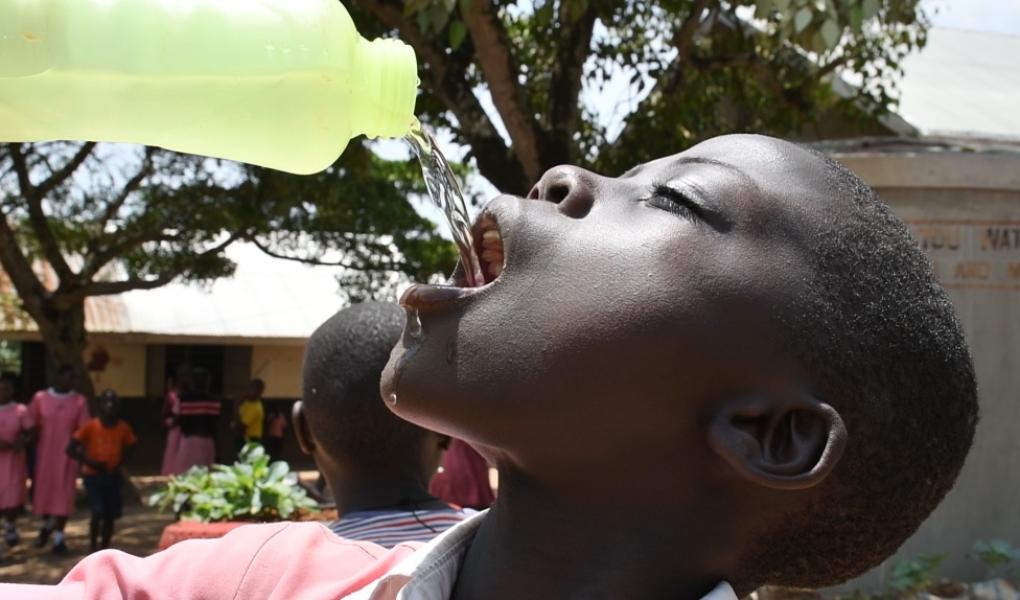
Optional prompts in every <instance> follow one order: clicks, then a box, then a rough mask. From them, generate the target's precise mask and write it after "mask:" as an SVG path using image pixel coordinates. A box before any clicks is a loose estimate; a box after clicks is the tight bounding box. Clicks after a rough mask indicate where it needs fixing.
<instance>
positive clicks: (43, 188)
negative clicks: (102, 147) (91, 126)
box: [35, 142, 96, 197]
mask: <svg viewBox="0 0 1020 600" xmlns="http://www.w3.org/2000/svg"><path fill="white" fill-rule="evenodd" d="M95 147H96V143H95V142H85V143H84V144H82V146H81V148H78V151H77V152H75V153H74V156H72V157H71V159H70V160H68V161H67V162H66V163H64V166H62V167H60V168H59V169H57V170H56V171H55V172H54V173H52V174H51V175H50V176H49V177H47V178H46V179H44V180H43V181H42V183H40V184H39V185H37V186H36V188H35V191H36V194H38V195H39V196H40V197H45V196H46V195H47V194H49V193H50V192H52V191H53V189H54V188H56V187H57V186H58V185H60V184H61V183H63V182H64V181H65V180H66V179H67V178H68V177H70V176H71V175H73V174H74V172H75V171H77V170H78V167H80V166H81V165H82V163H83V162H85V159H87V158H88V157H89V154H92V149H93V148H95Z"/></svg>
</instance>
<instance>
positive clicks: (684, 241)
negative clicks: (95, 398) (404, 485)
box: [0, 136, 977, 600]
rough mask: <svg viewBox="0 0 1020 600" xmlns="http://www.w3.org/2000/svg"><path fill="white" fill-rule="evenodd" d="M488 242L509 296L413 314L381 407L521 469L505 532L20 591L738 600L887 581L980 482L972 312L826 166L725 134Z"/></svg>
mask: <svg viewBox="0 0 1020 600" xmlns="http://www.w3.org/2000/svg"><path fill="white" fill-rule="evenodd" d="M475 236H476V239H477V240H478V241H479V242H480V241H481V240H488V243H487V244H485V245H486V246H487V252H486V254H488V257H487V258H486V257H484V256H483V261H484V262H485V265H484V269H483V270H484V271H485V272H487V273H490V277H489V278H488V284H487V285H486V286H484V287H481V288H462V287H455V286H423V285H419V286H414V287H412V288H411V289H410V290H409V291H408V292H407V293H406V294H405V295H404V298H403V300H402V304H403V305H404V307H405V309H406V310H407V313H408V319H407V326H406V328H405V331H404V335H403V336H402V339H401V341H400V342H399V343H398V345H397V347H396V348H395V349H394V351H393V354H392V356H391V359H390V362H389V365H388V367H387V370H386V372H385V373H384V375H383V379H382V393H383V397H384V398H386V399H387V402H388V404H389V406H390V408H391V409H392V410H393V411H394V412H396V413H397V414H399V415H400V416H402V417H404V418H406V419H408V420H409V421H411V422H414V423H417V424H419V425H421V426H423V427H427V428H429V429H432V430H436V431H439V432H442V433H445V434H448V435H453V436H457V437H460V438H462V439H465V440H467V441H468V442H470V443H471V444H472V445H473V446H474V447H475V448H476V449H478V450H479V451H480V452H481V453H482V454H483V455H484V456H485V457H486V459H488V460H489V461H490V462H491V463H492V464H495V465H496V466H497V468H498V469H499V472H500V478H499V481H500V493H499V496H498V498H497V500H496V502H495V503H494V504H493V507H492V508H491V509H490V510H489V511H487V512H483V513H479V514H478V515H476V516H474V517H472V518H470V519H468V520H466V521H464V522H462V523H461V524H459V525H457V526H455V527H453V528H451V529H449V530H448V531H446V532H444V533H443V534H442V535H440V536H439V537H438V538H436V539H434V540H432V541H431V542H429V544H427V545H426V546H424V547H423V548H420V549H418V550H417V551H416V552H412V550H411V549H410V548H408V547H406V546H397V547H396V548H394V549H393V550H391V551H388V552H386V551H383V550H382V549H381V548H379V547H378V546H373V545H370V544H361V543H355V542H345V541H343V540H338V539H336V538H335V536H332V534H329V532H328V531H326V530H325V529H324V528H322V527H321V526H316V525H308V524H272V525H264V526H252V527H242V528H239V529H236V530H234V531H233V532H232V533H230V534H228V535H227V536H226V537H225V538H223V539H220V540H211V541H200V542H185V543H181V544H177V545H175V546H173V547H172V548H171V549H170V550H168V551H166V552H163V553H161V554H157V555H154V556H152V557H150V558H147V559H138V558H133V557H129V556H127V555H124V554H119V553H106V554H102V555H98V556H96V557H95V558H93V559H87V560H85V561H83V562H82V563H79V565H78V566H77V567H76V568H75V569H74V570H72V571H71V573H70V574H68V576H67V578H65V580H64V581H63V582H62V583H61V584H60V586H58V587H57V588H56V589H45V588H43V589H38V590H37V589H31V588H16V589H13V590H12V591H13V592H16V593H17V594H20V597H26V598H29V597H87V598H94V597H100V596H102V595H103V594H108V596H110V597H113V596H117V597H121V596H120V595H123V596H124V597H141V596H142V595H143V594H149V595H150V596H173V597H195V598H199V597H201V598H235V597H237V598H242V597H243V598H287V597H301V598H306V599H318V598H322V599H326V598H330V599H332V598H372V599H376V600H378V599H381V598H389V599H392V598H398V597H399V598H401V599H403V600H411V599H421V598H440V599H448V598H452V599H456V600H466V599H481V598H486V599H490V600H502V599H505V598H506V599H509V598H514V599H520V598H560V599H564V598H566V599H570V598H586V599H587V598H607V599H608V598H653V599H654V598H671V599H684V600H695V599H697V598H701V597H706V596H707V597H711V598H713V599H715V600H724V599H730V600H732V599H734V598H735V597H736V595H741V596H742V595H745V594H747V593H749V592H751V591H752V590H753V589H755V588H756V587H758V586H760V585H764V584H775V585H785V586H806V587H815V586H823V585H829V584H835V583H838V582H840V581H843V580H845V579H847V578H849V577H853V576H854V575H857V574H859V573H861V572H863V571H864V570H866V569H868V568H869V567H871V566H873V565H875V564H877V563H879V562H880V561H881V560H882V559H884V558H885V557H887V556H889V555H890V554H891V553H892V552H893V551H895V549H896V548H897V547H898V546H899V545H900V544H901V543H902V542H903V540H904V539H906V537H907V536H909V535H910V534H911V533H912V532H913V531H914V530H915V529H916V528H917V526H918V525H919V524H920V523H921V522H922V521H923V520H924V518H925V517H926V516H927V515H928V514H929V513H930V512H931V510H932V509H933V508H934V507H935V506H936V505H937V504H938V502H939V501H940V500H941V498H942V497H943V496H944V495H945V493H946V492H947V491H948V490H949V489H950V488H951V487H952V485H953V482H954V480H955V479H956V475H957V473H958V472H959V470H960V468H961V466H962V465H963V461H964V458H965V456H966V454H967V451H968V449H969V448H970V445H971V441H972V439H973V434H974V426H975V423H976V420H977V399H976V390H975V382H974V372H973V367H972V365H971V360H970V356H969V354H968V352H967V348H966V345H965V343H964V340H963V336H962V335H961V332H960V327H959V324H958V322H957V320H956V318H955V316H954V314H953V309H952V306H951V304H950V302H949V299H948V297H947V295H946V293H945V292H944V290H943V289H942V288H941V287H940V286H939V285H938V284H937V283H936V281H935V278H934V276H933V274H932V270H931V268H930V266H929V264H928V262H927V260H926V258H925V256H924V255H923V254H922V253H921V251H920V250H919V249H918V248H917V246H916V245H915V244H914V243H913V242H912V241H911V239H910V236H909V234H908V232H907V230H906V228H905V227H904V226H903V224H902V223H901V222H900V221H899V220H897V219H896V218H895V217H894V216H893V215H892V213H891V212H890V211H889V210H888V208H886V207H885V206H884V205H883V204H882V203H881V202H880V201H879V200H878V199H877V198H876V197H875V195H874V193H873V192H872V191H871V190H870V189H869V188H868V187H867V186H865V185H864V184H863V183H861V182H860V180H859V179H857V178H856V177H855V176H854V175H853V174H851V173H850V172H849V171H847V170H845V169H844V168H842V167H840V166H839V165H837V164H835V163H833V162H832V161H830V160H828V159H826V158H824V157H822V156H819V155H817V154H814V153H813V152H810V151H808V150H805V149H803V148H800V147H798V146H795V145H793V144H789V143H786V142H783V141H780V140H775V139H771V138H767V137H760V136H726V137H721V138H716V139H713V140H709V141H707V142H704V143H702V144H699V145H697V146H695V147H693V148H691V149H689V150H687V151H686V152H683V153H681V154H679V155H676V156H672V157H668V158H664V159H661V160H657V161H653V162H650V163H647V164H644V165H640V166H639V167H637V168H635V169H633V170H631V171H630V172H628V173H626V174H625V175H624V176H622V177H619V178H605V177H600V176H597V175H595V174H593V173H589V172H586V171H582V170H580V169H573V168H557V169H553V170H551V171H549V172H548V173H546V175H545V176H544V177H543V178H542V180H541V181H540V182H539V184H538V185H537V186H536V187H535V189H534V190H533V191H532V193H531V195H530V197H529V199H523V198H512V197H500V198H497V199H496V200H494V201H493V202H492V203H490V204H489V205H488V207H487V208H486V210H485V211H484V213H483V214H482V216H481V217H480V218H479V220H478V223H477V225H476V229H475ZM0 591H3V592H6V591H7V590H0ZM118 594H119V595H118Z"/></svg>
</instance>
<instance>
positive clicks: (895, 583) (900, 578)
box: [889, 554, 945, 595]
mask: <svg viewBox="0 0 1020 600" xmlns="http://www.w3.org/2000/svg"><path fill="white" fill-rule="evenodd" d="M943 559H945V555H944V554H921V555H919V556H918V557H917V558H915V559H914V560H898V561H896V562H894V563H893V565H892V569H891V570H890V572H889V587H890V588H891V589H892V590H893V591H894V592H896V593H898V594H900V595H909V594H915V593H917V592H921V591H924V590H925V589H927V588H928V587H930V586H931V584H932V583H934V580H933V579H932V575H933V574H934V573H935V569H937V568H938V567H939V565H940V564H942V560H943Z"/></svg>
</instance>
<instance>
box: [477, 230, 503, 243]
mask: <svg viewBox="0 0 1020 600" xmlns="http://www.w3.org/2000/svg"><path fill="white" fill-rule="evenodd" d="M490 240H499V242H500V243H502V242H503V237H502V236H501V235H499V230H498V229H489V230H488V231H486V232H485V233H483V234H482V243H483V244H484V243H486V242H488V241H490Z"/></svg>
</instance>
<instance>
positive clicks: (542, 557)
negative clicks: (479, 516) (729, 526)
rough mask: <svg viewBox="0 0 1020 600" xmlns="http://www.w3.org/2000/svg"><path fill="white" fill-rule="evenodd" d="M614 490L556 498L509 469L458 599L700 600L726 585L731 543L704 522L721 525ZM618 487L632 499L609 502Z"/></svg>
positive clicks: (465, 567) (471, 552)
mask: <svg viewBox="0 0 1020 600" xmlns="http://www.w3.org/2000/svg"><path fill="white" fill-rule="evenodd" d="M620 483H622V482H620ZM604 490H605V492H606V493H605V494H604V495H601V497H600V496H599V495H585V496H584V497H578V496H577V495H575V496H573V497H571V496H570V495H566V494H557V493H550V492H549V491H548V490H547V489H543V486H542V485H541V484H536V483H535V482H533V481H527V480H525V479H523V478H519V477H515V476H514V475H513V474H512V473H506V472H505V470H503V469H501V471H500V493H499V497H498V498H497V500H496V503H495V504H494V505H493V507H492V509H491V510H490V511H489V514H488V515H487V516H486V518H485V520H484V521H483V522H482V524H481V526H480V528H479V530H478V533H477V534H476V536H475V538H474V540H473V541H472V542H471V546H470V548H469V549H468V552H467V555H466V557H465V560H464V562H463V563H462V565H461V570H460V572H459V574H458V577H457V584H456V588H455V590H454V594H453V600H477V599H481V598H486V599H489V600H504V599H511V598H561V599H574V598H584V599H598V600H601V599H610V598H653V599H654V598H669V599H672V600H677V599H679V600H698V599H699V598H701V597H702V596H704V595H705V594H707V593H708V592H710V591H711V590H712V589H713V588H714V587H715V585H716V584H718V583H719V581H720V580H721V579H722V577H721V575H719V573H720V571H718V570H716V569H715V568H714V567H712V566H711V565H710V563H715V562H717V561H716V560H715V559H716V558H718V556H713V555H716V554H717V553H716V552H715V550H717V549H719V548H720V541H722V540H720V539H715V538H714V536H713V535H712V532H711V531H706V529H709V527H708V526H705V525H702V523H705V522H712V523H715V522H716V521H715V519H713V518H712V516H709V515H704V514H699V513H697V512H687V513H686V514H690V515H692V516H694V517H695V518H693V519H689V520H688V521H689V522H687V523H685V522H683V519H681V518H679V517H678V514H679V513H683V512H686V511H685V510H684V508H683V507H682V506H680V504H681V503H680V502H672V503H671V502H669V501H667V500H666V499H665V498H663V497H662V496H659V495H656V494H654V493H648V492H647V491H643V490H642V489H641V488H633V487H625V486H623V485H617V482H614V481H610V482H608V483H607V485H606V486H605V488H604ZM616 490H620V491H624V492H625V493H626V494H627V495H626V496H625V497H617V498H612V499H610V498H608V497H606V496H609V495H611V494H613V493H614V492H615V491H616ZM643 496H644V498H643ZM677 531H683V532H685V535H676V533H675V532H677ZM687 533H689V535H687ZM538 542H540V543H538ZM718 554H727V553H726V552H725V551H723V552H720V553H718ZM525 573H526V574H527V576H522V574H525Z"/></svg>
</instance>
